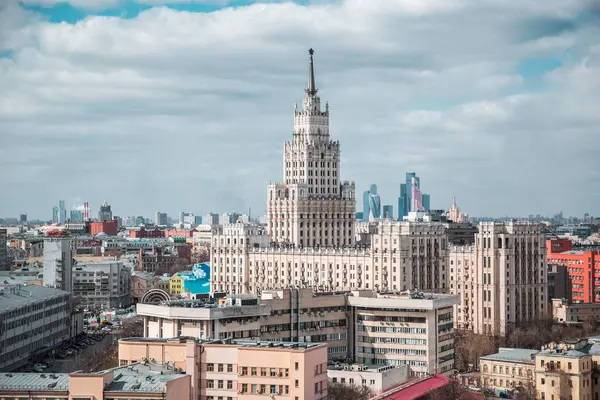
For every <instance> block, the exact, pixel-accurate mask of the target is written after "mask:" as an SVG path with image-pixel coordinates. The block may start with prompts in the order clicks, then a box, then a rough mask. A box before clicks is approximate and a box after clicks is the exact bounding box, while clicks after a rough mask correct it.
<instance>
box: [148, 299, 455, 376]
mask: <svg viewBox="0 0 600 400" xmlns="http://www.w3.org/2000/svg"><path fill="white" fill-rule="evenodd" d="M457 302H458V297H457V296H449V295H431V294H423V293H416V292H415V293H413V294H408V293H407V294H397V293H382V294H376V295H374V294H373V292H372V291H353V292H343V293H342V292H340V293H323V292H317V293H313V292H312V289H287V290H278V291H277V290H273V291H265V292H263V294H262V297H261V298H258V297H256V296H249V295H235V296H231V297H229V298H223V299H219V301H218V302H212V303H211V302H205V301H200V300H194V301H168V302H165V303H163V304H156V305H155V304H138V305H137V313H138V315H142V316H143V317H144V335H145V336H146V337H148V338H165V339H169V338H177V337H181V336H188V337H195V338H200V339H203V340H209V339H227V338H233V339H241V338H249V339H255V340H258V339H260V340H266V341H288V342H300V343H327V344H328V349H327V352H328V358H329V359H330V360H337V361H345V360H347V359H353V360H355V361H356V362H358V363H362V364H368V365H376V366H387V365H392V366H401V365H408V366H409V367H410V374H411V375H423V374H425V373H447V372H449V371H450V370H451V369H452V365H453V361H454V337H453V334H454V331H453V313H454V310H453V306H454V305H455V304H457Z"/></svg>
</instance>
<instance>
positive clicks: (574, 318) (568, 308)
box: [552, 299, 600, 323]
mask: <svg viewBox="0 0 600 400" xmlns="http://www.w3.org/2000/svg"><path fill="white" fill-rule="evenodd" d="M552 318H553V319H554V321H556V322H566V323H578V322H584V321H593V320H596V321H597V320H599V319H600V303H572V304H569V302H568V301H567V299H552Z"/></svg>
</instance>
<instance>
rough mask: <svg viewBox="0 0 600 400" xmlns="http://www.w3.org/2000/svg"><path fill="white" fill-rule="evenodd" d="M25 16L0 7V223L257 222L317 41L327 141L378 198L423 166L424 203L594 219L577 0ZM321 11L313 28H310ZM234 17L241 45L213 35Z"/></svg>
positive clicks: (590, 92)
mask: <svg viewBox="0 0 600 400" xmlns="http://www.w3.org/2000/svg"><path fill="white" fill-rule="evenodd" d="M25 3H26V4H27V5H26V6H23V5H19V3H17V2H16V1H15V2H13V1H10V2H8V3H7V5H5V6H4V7H3V8H1V9H0V13H1V14H2V20H7V21H11V23H10V24H5V25H3V26H2V27H1V28H0V33H2V34H3V35H2V37H3V38H5V39H4V40H2V41H1V42H0V65H2V66H3V67H4V68H3V69H0V71H1V72H0V87H1V88H3V89H4V90H3V92H4V93H5V94H6V97H5V100H6V101H5V102H3V103H0V119H2V120H3V121H4V123H3V124H2V127H0V137H2V139H1V141H2V146H0V167H2V169H1V170H2V171H3V173H2V174H0V189H1V191H2V192H5V193H10V194H11V195H10V196H4V197H2V198H1V199H0V214H3V215H6V216H9V215H15V216H18V215H19V213H21V212H27V213H28V214H29V215H30V218H31V219H34V218H36V217H37V218H43V219H50V216H49V215H48V214H49V213H50V207H51V205H50V207H49V206H48V204H43V203H41V202H40V201H39V196H38V193H39V192H40V191H42V192H43V193H44V198H49V199H56V201H58V200H59V199H65V200H66V201H67V202H68V203H69V204H72V203H73V201H71V199H77V198H85V199H86V200H87V201H89V203H90V204H91V205H92V207H93V209H94V210H97V209H98V205H99V204H101V203H102V201H103V200H104V199H109V202H110V203H111V204H112V205H114V213H115V215H120V216H122V215H133V214H136V215H139V214H141V215H145V216H152V215H154V213H155V212H156V211H157V210H164V209H168V212H169V214H171V213H174V212H175V211H176V210H198V212H199V213H205V212H208V211H209V210H213V211H221V210H223V211H225V210H240V211H242V210H247V209H248V208H249V207H252V209H253V210H256V214H257V215H258V214H262V213H263V212H264V210H265V209H266V201H265V191H264V187H263V186H262V185H263V183H264V182H265V181H268V180H272V181H275V180H277V179H278V178H279V171H280V170H281V169H280V168H281V159H280V158H279V157H278V156H279V154H280V151H281V141H282V140H283V139H284V138H286V137H287V135H288V132H289V122H290V111H291V110H292V107H293V103H294V101H296V99H297V92H298V89H299V88H302V87H304V83H305V77H304V74H303V71H304V69H303V67H302V60H303V58H302V54H303V52H304V51H306V49H307V48H309V47H310V46H314V47H315V49H316V50H317V51H318V54H319V64H318V66H317V73H318V71H323V73H321V74H319V73H318V75H319V87H320V88H321V89H322V90H324V91H325V92H326V93H327V100H329V101H330V103H331V104H332V105H334V107H332V109H331V113H332V118H333V120H334V121H335V123H334V124H333V125H332V136H334V137H336V138H337V139H339V140H340V141H341V142H343V143H344V156H343V158H342V162H343V164H344V179H348V180H353V181H355V182H356V187H357V188H366V187H368V185H369V184H370V183H373V182H375V183H377V185H378V187H379V192H380V194H381V198H382V199H385V200H384V201H383V203H384V204H391V205H396V203H395V202H394V201H393V199H394V198H396V197H397V191H398V189H397V187H398V184H399V183H400V182H402V181H403V175H404V173H405V171H418V173H419V175H420V176H421V177H422V178H423V179H424V180H426V182H427V192H428V193H431V194H432V195H433V202H432V204H431V208H433V209H435V208H443V209H447V208H448V207H449V206H450V205H451V204H452V198H453V197H456V198H457V199H458V200H459V202H460V205H461V209H462V210H464V211H466V212H468V213H469V214H470V215H473V216H476V215H489V216H503V215H528V214H543V215H551V214H553V213H554V212H556V210H562V211H564V212H565V214H568V215H583V214H584V213H586V212H587V213H590V214H592V215H595V214H599V211H598V209H597V207H598V206H597V204H599V203H600V202H599V201H598V200H599V199H600V176H598V174H597V172H596V171H597V168H594V165H596V163H597V161H595V159H596V154H597V152H598V151H599V150H600V147H599V146H600V144H599V143H600V140H596V139H595V138H597V135H598V133H597V132H598V130H597V127H598V126H599V125H600V120H599V117H598V116H597V115H596V112H595V111H596V110H597V109H598V108H599V107H600V94H599V93H600V90H598V89H599V88H598V87H596V86H594V85H598V82H600V79H598V78H600V52H598V51H597V49H598V40H597V39H595V38H597V37H600V35H598V34H597V33H598V26H595V25H593V23H592V21H591V20H590V19H585V18H582V15H585V14H586V13H589V14H590V15H595V14H594V13H593V10H591V9H586V8H585V3H584V2H581V3H579V2H573V3H569V4H568V5H565V4H563V3H562V2H556V3H552V4H543V5H535V4H532V5H531V7H528V8H526V9H517V7H514V6H515V5H516V4H517V3H516V2H515V3H510V2H506V3H502V5H500V4H491V3H485V2H484V3H481V2H477V3H476V2H472V3H469V2H465V3H461V4H454V5H442V4H438V3H435V2H428V3H422V4H420V5H416V4H412V3H410V2H397V3H394V2H380V3H377V4H376V5H377V6H378V7H374V6H372V7H368V6H366V5H364V4H365V3H362V4H361V3H357V2H353V1H350V0H346V1H340V2H335V4H312V5H309V6H301V5H297V4H292V3H288V4H261V5H256V6H250V7H240V8H236V9H230V8H229V6H228V5H227V4H224V5H222V6H212V9H211V8H203V7H208V6H204V5H199V4H193V5H185V6H181V7H179V8H178V9H175V8H173V7H172V8H168V7H166V8H159V7H152V6H146V5H143V6H142V5H140V7H138V9H137V11H136V10H133V11H132V7H131V6H130V4H140V2H135V1H132V2H130V3H127V4H125V5H123V4H117V3H119V2H113V1H101V0H97V1H94V0H89V1H85V2H82V1H77V0H73V1H71V2H70V5H69V4H66V5H63V6H60V7H59V6H56V5H53V2H52V1H51V0H45V1H43V2H41V1H35V0H28V1H26V2H25ZM41 3H43V4H44V5H46V6H47V7H45V8H42V7H38V5H39V4H41ZM153 3H154V4H156V3H158V2H153ZM171 3H172V2H171ZM245 3H248V2H245ZM325 3H326V2H325ZM82 5H83V6H85V5H88V6H90V8H87V9H86V8H85V7H84V8H81V7H79V8H77V7H76V6H82ZM234 5H235V4H234ZM237 5H239V4H237ZM133 8H135V7H133ZM376 8H377V9H379V10H385V12H379V11H378V12H375V11H374V10H375V9H376ZM218 9H223V10H218ZM490 11H494V13H490ZM98 14H103V15H109V16H110V17H108V18H105V17H100V16H98ZM467 14H468V15H471V16H479V18H473V19H468V21H465V20H463V17H461V16H460V15H467ZM491 14H495V15H498V16H499V17H498V18H496V19H494V20H488V19H487V17H486V15H491ZM86 17H87V18H88V19H84V18H86ZM340 17H341V18H343V19H345V20H348V21H353V22H355V23H356V24H359V26H363V27H364V28H365V29H363V30H360V32H362V33H357V31H355V30H353V28H352V26H356V24H351V23H349V24H347V26H340V25H339V24H336V23H334V21H336V20H339V18H340ZM213 18H214V19H215V21H216V25H215V24H213V23H212V22H208V21H212V19H213ZM316 18H319V21H320V23H321V25H322V29H319V30H315V29H312V28H311V27H312V26H313V24H312V23H311V22H310V21H313V20H315V19H316ZM390 18H393V19H396V20H397V21H396V22H400V23H394V24H390V23H389V20H390ZM62 21H64V22H66V24H62V25H61V24H58V22H62ZM242 21H244V22H242ZM248 21H250V22H248ZM270 21H281V22H282V25H281V26H279V25H277V24H272V23H271V22H270ZM307 21H309V22H308V23H307ZM209 24H210V25H209ZM232 24H233V26H235V27H236V29H237V30H234V31H233V35H234V36H235V35H239V36H240V39H239V40H237V41H236V40H234V41H231V40H228V39H227V38H228V36H227V34H226V33H224V32H227V31H228V29H223V31H221V30H220V29H219V28H215V26H217V27H219V26H220V27H227V26H230V25H232ZM157 26H158V27H160V28H161V29H156V27H157ZM267 26H269V27H270V28H268V29H267V28H266V27H267ZM399 26H402V27H399ZM176 27H177V28H178V29H176ZM261 27H264V28H261ZM404 29H407V30H406V31H405V30H404ZM70 30H73V31H76V32H77V35H76V36H77V37H78V39H77V40H78V41H79V42H75V41H74V39H73V37H74V36H75V35H70V34H69V32H71V31H70ZM155 31H161V35H160V37H159V36H156V37H154V36H152V35H154V34H155ZM246 31H248V32H253V33H252V34H249V35H246V34H244V32H246ZM417 31H418V32H420V33H415V32H417ZM484 31H485V34H483V33H482V32H484ZM198 32H208V35H209V36H212V37H213V38H214V40H212V41H211V42H210V43H209V42H204V41H203V40H200V39H198V40H194V41H189V40H187V39H189V38H190V37H196V36H206V35H197V33H198ZM286 32H287V33H289V35H288V34H287V33H286ZM444 32H446V33H447V34H444ZM131 33H136V34H131ZM137 33H139V35H137ZM282 33H283V35H282ZM450 33H452V35H450ZM144 35H150V37H151V38H152V39H151V40H150V42H148V43H146V42H140V39H139V37H143V36H144ZM122 36H123V37H122ZM241 36H244V37H243V39H242V38H241ZM263 37H264V38H265V39H264V40H262V38H263ZM361 37H363V38H365V39H368V40H362V41H361V40H359V39H361ZM389 37H410V38H411V39H410V40H406V41H403V40H395V41H394V42H393V43H392V42H389ZM449 37H452V38H454V39H455V40H449V39H448V38H449ZM36 38H38V39H36ZM104 38H106V40H104ZM125 38H127V40H125ZM386 38H387V39H386ZM226 39H227V41H226V42H223V41H225V40H226ZM486 41H489V42H492V41H493V42H494V43H495V46H487V45H483V43H485V42H486ZM176 42H180V43H182V45H181V46H180V47H178V46H173V45H172V43H176ZM234 42H235V43H234ZM111 43H120V46H122V47H118V46H117V47H114V46H112V45H111ZM219 43H228V45H230V47H227V48H223V47H222V46H221V45H220V44H219ZM232 43H233V44H232ZM215 46H218V47H215ZM282 46H285V48H286V49H287V50H286V51H281V50H280V49H281V48H283V47H282ZM433 54H435V55H436V58H434V57H433V56H432V55H433ZM438 58H439V59H438ZM34 59H35V60H39V63H38V62H37V61H36V62H30V61H28V60H34ZM90 60H96V61H94V63H93V64H90ZM66 64H69V65H71V67H70V68H69V69H67V68H66V67H64V65H66ZM151 65H153V66H152V67H151ZM34 76H38V77H47V79H45V78H33V77H34ZM31 79H33V80H31ZM35 79H41V80H39V81H38V80H35ZM286 102H287V103H286ZM16 110H19V112H16ZM106 116H110V118H105V117H106ZM541 135H543V138H544V140H540V136H541ZM565 148H570V149H573V150H574V151H572V152H565V151H564V149H565ZM61 155H64V156H61ZM91 155H93V156H91ZM174 159H176V160H177V163H176V164H174V165H172V164H171V161H170V160H174ZM559 161H560V162H559ZM15 170H18V171H19V172H20V173H19V174H15V173H12V172H10V171H15ZM207 171H209V172H207ZM107 181H110V182H111V185H101V184H98V182H107ZM556 182H561V185H563V186H562V187H561V190H560V191H558V192H557V191H556V190H555V189H556ZM571 193H577V196H572V195H571ZM139 198H143V199H144V200H143V201H140V200H139ZM53 202H54V201H53Z"/></svg>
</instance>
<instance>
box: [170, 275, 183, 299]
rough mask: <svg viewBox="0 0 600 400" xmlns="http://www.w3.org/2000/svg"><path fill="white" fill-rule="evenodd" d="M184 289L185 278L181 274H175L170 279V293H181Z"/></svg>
mask: <svg viewBox="0 0 600 400" xmlns="http://www.w3.org/2000/svg"><path fill="white" fill-rule="evenodd" d="M182 291H183V279H181V276H179V274H175V275H173V276H172V277H171V279H169V293H170V294H171V295H177V296H178V295H180V294H181V292H182Z"/></svg>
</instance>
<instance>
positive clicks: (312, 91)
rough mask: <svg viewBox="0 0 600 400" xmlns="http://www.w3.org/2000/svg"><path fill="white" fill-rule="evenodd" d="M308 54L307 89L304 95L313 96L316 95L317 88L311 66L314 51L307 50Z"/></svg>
mask: <svg viewBox="0 0 600 400" xmlns="http://www.w3.org/2000/svg"><path fill="white" fill-rule="evenodd" d="M308 54H310V60H309V71H308V87H307V88H306V93H307V94H309V95H311V96H314V95H315V94H316V93H317V87H316V85H315V68H314V66H313V54H315V51H314V50H313V49H312V48H311V49H309V50H308Z"/></svg>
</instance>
